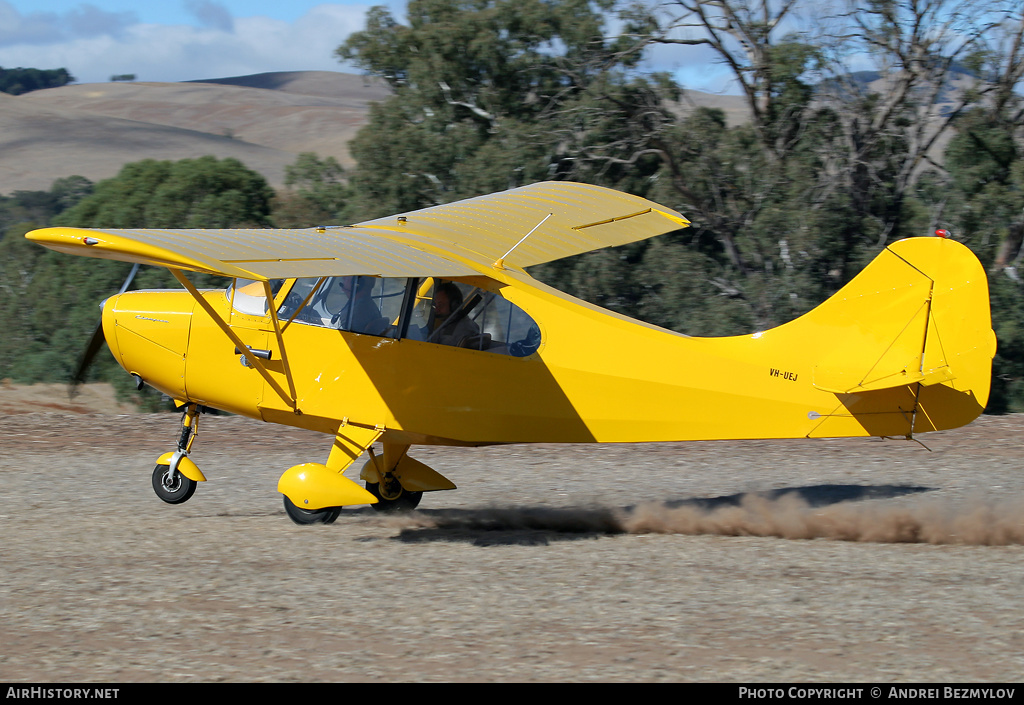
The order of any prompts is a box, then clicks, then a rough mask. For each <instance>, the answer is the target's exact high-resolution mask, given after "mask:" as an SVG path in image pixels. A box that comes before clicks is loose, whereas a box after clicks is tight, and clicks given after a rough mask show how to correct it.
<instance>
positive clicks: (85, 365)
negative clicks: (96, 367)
mask: <svg viewBox="0 0 1024 705" xmlns="http://www.w3.org/2000/svg"><path fill="white" fill-rule="evenodd" d="M138 271H139V265H138V263H137V262H136V263H135V264H134V265H132V271H131V272H129V273H128V278H127V279H125V280H124V284H122V285H121V290H120V291H118V292H117V293H118V294H123V293H124V292H126V291H128V287H129V286H131V283H132V280H133V279H135V273H136V272H138ZM103 343H104V340H103V319H102V318H101V319H100V322H99V323H97V324H96V330H94V331H93V332H92V337H91V338H89V344H88V345H86V346H85V352H84V353H82V357H81V358H80V359H79V361H78V368H77V369H76V370H75V374H74V375H73V376H72V377H71V386H70V387H69V389H68V396H69V397H74V396H75V394H77V393H78V385H80V384H81V383H82V382H84V381H85V375H86V373H87V372H88V371H89V366H90V365H91V364H92V361H93V358H95V357H96V353H97V352H99V349H100V348H101V347H102V346H103Z"/></svg>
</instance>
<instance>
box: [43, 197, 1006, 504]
mask: <svg viewBox="0 0 1024 705" xmlns="http://www.w3.org/2000/svg"><path fill="white" fill-rule="evenodd" d="M688 224H689V222H688V221H687V220H686V219H685V218H684V217H683V216H682V215H680V214H679V213H677V212H675V211H673V210H671V209H669V208H665V207H663V206H660V205H658V204H656V203H653V202H651V201H647V200H645V199H642V198H638V197H636V196H631V195H627V194H624V193H619V192H617V191H612V190H609V189H605V188H601V187H597V186H589V185H584V184H577V183H566V182H547V183H536V184H533V185H530V186H524V187H522V188H517V189H513V190H510V191H506V192H502V193H496V194H491V195H489V196H482V197H479V198H473V199H469V200H465V201H460V202H457V203H450V204H446V205H440V206H436V207H433V208H427V209H424V210H419V211H413V212H409V213H404V214H402V215H397V216H393V217H389V218H382V219H379V220H372V221H368V222H365V223H360V224H358V225H355V226H346V227H319V228H309V229H295V230H103V229H89V230H86V229H79V228H63V227H61V228H46V229H42V230H36V231H34V232H31V233H29V234H28V235H27V237H28V238H29V239H30V240H33V241H35V242H38V243H39V244H41V245H45V246H46V247H49V248H51V249H54V250H57V251H60V252H66V253H71V254H76V255H85V256H89V257H100V258H105V259H114V260H122V261H126V262H134V263H137V264H138V263H141V264H147V265H158V266H163V267H167V268H169V269H170V271H171V272H172V273H173V274H174V276H175V277H176V278H177V280H178V281H179V282H180V283H181V285H182V286H183V287H184V289H185V290H184V291H181V290H175V291H131V292H127V293H120V294H118V295H115V296H112V297H110V298H109V299H107V300H106V301H105V303H104V304H103V318H102V335H103V336H104V337H105V338H106V342H107V344H108V345H109V347H110V350H111V351H112V353H113V354H114V357H115V358H116V359H117V361H118V362H119V363H120V364H121V366H122V367H124V369H125V370H127V371H128V372H129V373H130V374H132V375H133V376H134V377H135V379H136V381H137V383H138V384H139V385H140V387H141V385H142V384H143V383H145V384H148V385H151V386H152V387H154V388H156V389H158V390H160V391H161V392H163V393H165V394H167V395H169V396H170V397H172V398H173V399H175V400H176V402H177V403H178V405H179V408H183V416H182V418H183V422H182V432H181V436H180V439H179V442H178V447H177V450H175V451H172V452H168V453H165V454H163V455H161V456H160V458H159V459H158V460H157V465H156V468H155V470H154V473H153V486H154V489H155V490H156V493H157V494H158V495H159V497H160V498H161V499H162V500H164V501H165V502H170V503H180V502H184V501H186V500H187V499H189V497H191V496H192V493H193V492H194V491H195V489H196V485H197V483H198V482H202V481H204V480H205V479H206V478H205V477H204V475H203V473H202V471H201V470H200V469H199V468H198V467H197V466H196V464H195V463H194V462H193V461H192V460H191V459H190V458H189V453H190V451H191V450H192V442H193V440H194V439H195V431H196V428H197V425H198V422H199V414H200V412H201V411H202V410H203V408H204V407H212V408H216V409H222V410H225V411H229V412H232V413H236V414H242V415H244V416H249V417H252V418H256V419H262V420H263V421H267V422H271V423H280V424H285V425H288V426H296V427H300V428H305V429H311V430H315V431H321V432H323V433H326V434H328V435H330V436H333V438H334V444H333V447H332V448H331V450H330V453H329V454H328V457H327V459H326V462H324V463H317V462H307V463H304V464H300V465H296V466H295V467H292V468H290V469H288V470H287V471H285V472H284V474H283V475H282V476H281V479H280V481H279V484H278V490H279V491H280V492H281V493H282V494H283V495H284V506H285V509H286V511H287V513H288V515H289V517H291V518H292V520H294V521H295V522H297V523H300V524H312V523H330V522H332V521H334V520H335V519H336V518H337V517H338V514H339V512H340V511H341V508H342V507H344V506H347V505H354V504H372V505H373V506H374V507H375V508H378V509H385V510H387V509H409V508H413V507H415V506H416V505H417V504H418V503H419V501H420V498H421V496H422V493H423V492H428V491H434V490H445V489H454V488H455V485H454V484H453V483H452V482H451V481H449V480H448V479H447V478H445V477H443V476H442V475H441V474H439V473H438V472H436V471H435V470H433V469H431V468H429V467H427V466H426V465H425V464H423V463H421V462H419V461H417V460H415V459H413V458H412V457H410V456H409V455H408V450H409V448H410V446H412V445H455V446H480V445H487V444H497V443H556V442H557V443H589V442H597V443H607V442H613V443H622V442H631V443H632V442H643V441H690V440H711V439H752V438H814V437H839V436H904V437H908V438H910V437H912V436H913V435H914V434H917V433H922V432H926V431H937V430H940V429H949V428H955V427H957V426H961V425H963V424H966V423H969V422H970V421H972V420H973V419H974V418H976V417H977V416H978V415H979V414H980V413H981V411H982V409H983V408H984V406H985V404H986V402H987V400H988V394H989V385H990V381H991V365H992V356H993V355H994V354H995V346H996V341H995V335H994V334H993V332H992V328H991V321H990V314H989V297H988V284H987V280H986V276H985V272H984V270H983V269H982V267H981V265H980V263H979V262H978V260H977V259H976V258H975V257H974V255H973V254H972V253H971V252H970V250H968V249H967V248H966V247H964V246H963V245H961V244H958V243H956V242H954V241H952V240H949V239H944V238H941V237H926V238H911V239H907V240H902V241H900V242H897V243H895V244H893V245H890V246H889V247H887V248H885V249H884V250H882V252H881V253H880V254H879V255H878V257H877V258H876V259H875V260H874V261H873V262H872V263H871V264H870V265H869V266H868V267H867V268H866V269H864V271H863V272H861V273H860V274H859V275H858V276H857V277H856V278H855V279H853V281H851V282H850V283H849V284H848V285H847V286H845V287H844V288H843V289H842V290H840V291H839V292H838V293H837V294H835V295H834V296H833V297H831V298H830V299H828V300H827V301H825V302H824V303H823V304H821V305H820V306H819V307H817V308H815V309H814V310H812V311H811V312H809V313H807V314H806V315H804V316H802V317H800V318H798V319H796V320H794V321H792V322H790V323H786V324H785V325H782V326H779V327H777V328H773V329H771V330H765V331H759V332H756V333H753V334H751V335H743V336H734V337H722V338H695V337H689V336H686V335H683V334H680V333H674V332H672V331H668V330H665V329H663V328H658V327H656V326H653V325H648V324H646V323H642V322H640V321H636V320H633V319H630V318H627V317H625V316H621V315H618V314H616V313H612V312H610V311H607V310H604V309H601V308H599V307H597V306H593V305H591V304H589V303H586V302H584V301H580V300H578V299H575V298H573V297H571V296H568V295H566V294H564V293H562V292H559V291H557V290H555V289H553V288H551V287H549V286H546V285H544V284H542V283H540V282H538V281H537V280H535V279H533V278H532V277H531V276H530V275H528V274H527V273H526V272H525V270H524V267H529V266H532V265H535V264H540V263H542V262H548V261H551V260H554V259H558V258H561V257H566V256H569V255H574V254H578V253H582V252H588V251H591V250H595V249H598V248H602V247H608V246H613V245H622V244H625V243H628V242H634V241H637V240H642V239H644V238H649V237H652V236H655V235H660V234H663V233H667V232H671V231H674V230H678V229H680V228H684V227H686V226H687V225H688ZM185 272H205V273H208V274H216V275H222V276H224V277H228V278H230V279H231V280H232V281H231V282H230V285H228V286H227V287H226V288H224V289H215V290H202V291H201V290H198V289H197V288H196V287H195V286H194V285H193V284H192V282H191V281H190V280H189V279H188V277H187V276H186V275H185ZM378 442H379V443H380V444H382V450H381V451H380V452H375V451H374V449H373V445H374V444H375V443H378ZM364 452H368V453H369V460H368V461H367V462H366V464H365V465H364V466H363V468H362V470H361V473H360V477H361V479H362V480H363V481H364V482H365V489H364V487H360V486H359V485H358V484H357V483H355V482H354V481H352V480H350V479H348V478H346V477H345V476H344V475H343V474H342V473H343V472H344V471H345V469H346V468H348V467H349V466H350V465H351V464H352V463H353V462H354V461H355V460H356V459H357V458H359V457H360V456H361V455H362V454H363V453H364Z"/></svg>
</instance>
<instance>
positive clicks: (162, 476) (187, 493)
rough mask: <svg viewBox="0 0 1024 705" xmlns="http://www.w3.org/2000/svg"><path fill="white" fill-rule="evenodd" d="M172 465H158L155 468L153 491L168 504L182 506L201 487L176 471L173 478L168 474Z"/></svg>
mask: <svg viewBox="0 0 1024 705" xmlns="http://www.w3.org/2000/svg"><path fill="white" fill-rule="evenodd" d="M170 467H171V466H170V465H157V466H156V467H155V468H153V491H154V492H156V496H157V497H159V498H160V499H162V500H163V501H165V502H167V503H168V504H182V503H184V502H187V501H188V500H189V499H190V498H191V497H192V495H194V494H195V493H196V487H197V486H198V485H199V483H198V482H196V481H195V480H190V479H188V478H187V477H185V476H184V475H182V474H181V473H180V472H178V471H177V470H175V472H174V475H173V477H172V476H171V474H170V473H169V472H168V470H170Z"/></svg>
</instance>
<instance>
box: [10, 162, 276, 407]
mask: <svg viewBox="0 0 1024 705" xmlns="http://www.w3.org/2000/svg"><path fill="white" fill-rule="evenodd" d="M58 183H59V185H60V187H59V188H58V187H57V185H55V191H56V192H57V193H58V194H61V196H63V197H69V198H73V197H74V196H69V194H80V193H81V192H82V187H83V184H82V183H81V182H80V181H78V180H75V179H72V180H67V181H64V182H58ZM61 196H58V198H59V197H61ZM272 196H273V192H272V190H271V189H270V187H269V186H268V185H267V183H266V181H265V180H264V179H263V177H262V176H260V175H259V174H257V173H256V172H253V171H251V170H249V169H247V168H246V167H245V166H243V165H242V164H241V163H240V162H238V161H237V160H234V159H224V160H220V161H218V160H217V159H214V158H213V157H203V158H200V159H185V160H181V161H179V162H158V161H153V160H146V161H142V162H135V163H133V164H128V165H126V166H125V167H123V168H122V169H121V171H120V173H119V174H118V175H117V176H115V177H114V178H112V179H107V180H105V181H101V182H99V183H98V184H96V187H95V189H94V191H93V193H92V194H91V195H88V196H86V197H84V198H82V199H81V200H80V201H78V202H77V203H76V204H75V205H73V206H72V207H70V208H68V209H66V210H64V211H63V212H62V213H60V214H59V215H58V216H56V217H55V218H53V224H55V225H65V226H78V227H99V228H103V227H107V228H178V227H190V228H203V227H208V228H229V227H253V226H265V225H267V224H268V223H269V214H270V203H271V198H272ZM38 225H42V223H38ZM28 229H29V227H21V228H18V229H15V230H12V232H11V233H10V235H9V236H8V237H6V238H4V239H3V240H2V241H0V287H2V288H3V294H4V295H3V297H2V299H0V303H2V305H0V328H2V329H3V330H6V331H10V332H11V333H10V334H9V335H6V336H4V337H3V338H0V377H10V378H12V379H15V380H16V381H20V382H43V381H47V382H53V381H65V380H67V379H69V377H70V375H71V373H72V372H73V370H74V368H75V365H76V364H77V361H78V359H79V356H80V354H81V352H82V350H83V349H84V346H85V344H86V342H87V340H88V338H89V336H90V335H91V334H92V331H93V328H94V326H95V325H96V322H97V320H98V317H99V310H98V308H97V304H99V302H100V301H101V300H102V299H104V298H105V297H107V296H109V295H111V294H112V293H115V292H116V291H117V290H118V288H119V287H120V285H121V283H122V282H123V280H124V279H125V277H126V275H127V273H128V270H129V269H130V266H131V265H128V264H125V263H123V262H113V261H108V260H97V259H91V258H82V257H69V256H67V255H62V254H59V253H56V252H51V251H49V250H45V249H43V248H41V247H39V246H38V245H35V244H33V243H31V242H28V241H27V240H25V239H24V237H22V235H23V234H24V232H25V231H27V230H28ZM145 270H148V271H145ZM194 280H195V281H196V283H197V285H200V286H205V285H211V284H214V282H215V280H214V278H212V277H208V278H204V277H200V276H196V277H194ZM136 282H137V283H136V286H140V287H148V288H160V287H167V286H176V285H175V284H174V280H173V278H172V277H170V275H169V274H168V273H167V272H166V270H164V269H163V268H144V271H143V272H140V275H139V277H137V279H136ZM97 362H98V364H97V365H96V366H95V370H94V371H93V373H92V378H93V379H109V380H111V381H115V382H120V383H122V385H121V386H122V388H127V386H128V379H127V376H126V375H124V374H123V372H122V371H121V370H120V368H119V367H117V365H116V363H115V362H114V360H113V359H111V358H109V356H100V358H98V360H97Z"/></svg>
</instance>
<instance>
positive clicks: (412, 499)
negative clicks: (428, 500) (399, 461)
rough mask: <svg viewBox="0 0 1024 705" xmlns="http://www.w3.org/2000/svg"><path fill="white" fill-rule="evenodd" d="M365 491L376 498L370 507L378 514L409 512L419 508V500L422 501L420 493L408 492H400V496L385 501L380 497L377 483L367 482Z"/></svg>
mask: <svg viewBox="0 0 1024 705" xmlns="http://www.w3.org/2000/svg"><path fill="white" fill-rule="evenodd" d="M366 491H367V492H369V493H370V494H372V495H373V496H374V497H376V498H377V503H376V504H371V505H370V506H371V507H373V508H374V509H376V510H377V511H378V512H411V511H412V510H413V509H415V508H416V507H418V506H419V504H420V500H421V499H423V493H422V492H409V491H408V490H402V494H400V495H398V496H397V497H395V498H393V499H386V498H384V497H382V496H381V494H380V483H377V482H367V483H366Z"/></svg>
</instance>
